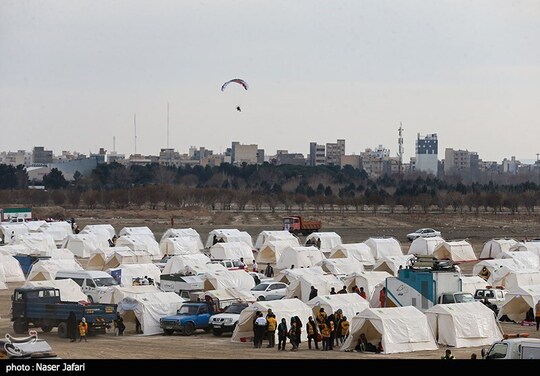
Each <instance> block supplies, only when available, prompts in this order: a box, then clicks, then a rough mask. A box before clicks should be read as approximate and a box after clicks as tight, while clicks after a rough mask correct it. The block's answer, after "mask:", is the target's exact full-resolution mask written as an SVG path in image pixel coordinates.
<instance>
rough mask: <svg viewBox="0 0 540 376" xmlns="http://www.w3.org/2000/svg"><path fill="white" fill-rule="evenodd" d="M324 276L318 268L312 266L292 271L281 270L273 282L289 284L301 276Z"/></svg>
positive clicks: (322, 271)
mask: <svg viewBox="0 0 540 376" xmlns="http://www.w3.org/2000/svg"><path fill="white" fill-rule="evenodd" d="M322 274H326V273H325V272H324V270H322V268H321V267H320V266H313V267H311V268H294V269H283V270H281V271H280V272H279V273H278V274H277V275H276V276H274V280H275V281H276V282H283V283H287V284H288V283H291V282H292V281H295V280H297V279H298V278H300V277H301V276H303V275H322Z"/></svg>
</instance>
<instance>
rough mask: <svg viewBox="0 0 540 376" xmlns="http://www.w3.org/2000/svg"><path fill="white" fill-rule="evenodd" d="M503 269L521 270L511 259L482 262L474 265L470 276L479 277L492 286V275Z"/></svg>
mask: <svg viewBox="0 0 540 376" xmlns="http://www.w3.org/2000/svg"><path fill="white" fill-rule="evenodd" d="M503 267H506V268H509V269H511V270H519V269H522V268H521V267H520V266H518V265H517V264H516V263H515V261H514V260H513V259H494V260H482V261H479V262H477V263H476V264H474V266H473V270H472V275H477V276H480V277H482V278H483V279H485V280H486V281H487V282H488V283H489V284H493V283H492V282H493V274H494V273H496V272H497V270H499V269H501V268H503Z"/></svg>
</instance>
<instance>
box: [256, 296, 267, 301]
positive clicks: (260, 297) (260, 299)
mask: <svg viewBox="0 0 540 376" xmlns="http://www.w3.org/2000/svg"><path fill="white" fill-rule="evenodd" d="M257 300H258V301H262V300H266V298H265V297H264V296H262V295H261V296H259V297H258V298H257Z"/></svg>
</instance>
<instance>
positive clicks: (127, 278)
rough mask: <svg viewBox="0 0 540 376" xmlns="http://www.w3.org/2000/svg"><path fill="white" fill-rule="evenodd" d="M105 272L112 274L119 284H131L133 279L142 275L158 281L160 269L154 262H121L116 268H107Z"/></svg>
mask: <svg viewBox="0 0 540 376" xmlns="http://www.w3.org/2000/svg"><path fill="white" fill-rule="evenodd" d="M106 271H107V273H109V274H110V275H112V276H113V277H114V278H115V279H116V280H117V282H118V280H119V281H120V286H123V287H125V286H133V281H134V280H135V279H136V278H143V277H144V276H147V277H150V278H152V279H153V280H154V281H155V282H159V281H160V277H161V270H159V268H158V267H157V266H156V265H154V264H122V265H119V266H118V267H117V268H113V269H107V270H106Z"/></svg>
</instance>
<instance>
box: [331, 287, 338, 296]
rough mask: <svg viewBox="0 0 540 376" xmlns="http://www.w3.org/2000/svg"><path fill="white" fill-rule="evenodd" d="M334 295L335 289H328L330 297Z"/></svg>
mask: <svg viewBox="0 0 540 376" xmlns="http://www.w3.org/2000/svg"><path fill="white" fill-rule="evenodd" d="M334 294H337V293H336V289H335V288H334V287H332V288H331V289H330V295H334Z"/></svg>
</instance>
